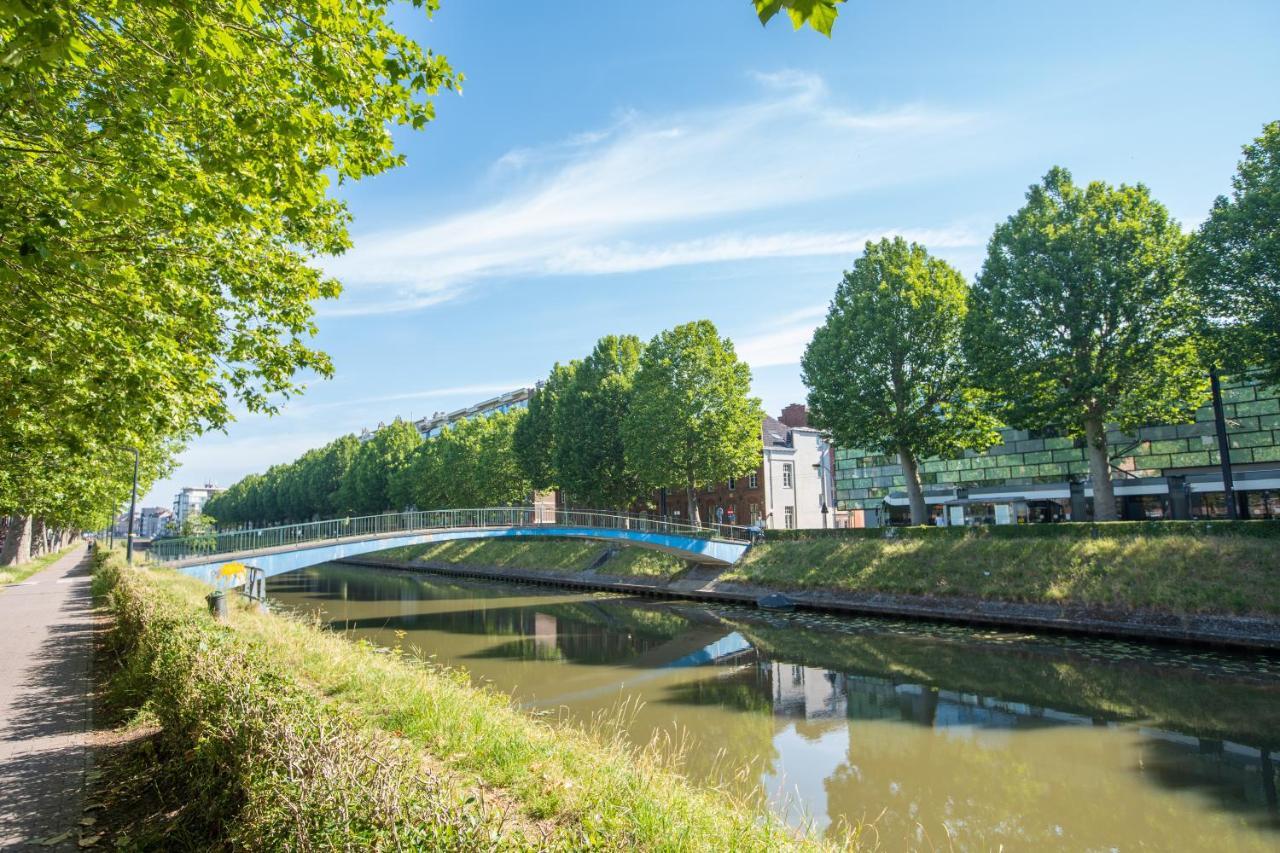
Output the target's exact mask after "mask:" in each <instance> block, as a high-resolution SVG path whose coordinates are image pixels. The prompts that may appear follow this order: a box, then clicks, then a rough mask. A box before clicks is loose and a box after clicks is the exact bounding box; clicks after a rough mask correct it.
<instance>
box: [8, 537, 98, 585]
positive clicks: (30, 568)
mask: <svg viewBox="0 0 1280 853" xmlns="http://www.w3.org/2000/svg"><path fill="white" fill-rule="evenodd" d="M79 547H80V543H78V542H77V543H76V544H74V545H68V546H67V547H65V548H63V549H61V550H59V551H50V552H49V553H48V554H41V555H40V556H39V557H36V558H35V559H34V560H31V561H30V562H26V563H23V564H22V565H21V566H10V567H9V568H6V569H0V586H4V585H5V584H10V583H22V582H23V581H24V580H26V579H27V578H29V577H31V576H32V575H34V574H35V573H36V572H38V571H41V570H43V569H47V568H48V567H49V566H52V565H53V564H54V562H56V561H57V559H58V558H59V557H61V556H62V555H63V554H65V553H67V552H68V551H70V550H71V549H72V548H79Z"/></svg>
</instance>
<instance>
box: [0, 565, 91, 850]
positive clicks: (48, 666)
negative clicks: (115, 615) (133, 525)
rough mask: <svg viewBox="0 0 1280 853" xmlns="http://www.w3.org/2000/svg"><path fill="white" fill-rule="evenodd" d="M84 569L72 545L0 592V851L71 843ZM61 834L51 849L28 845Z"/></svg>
mask: <svg viewBox="0 0 1280 853" xmlns="http://www.w3.org/2000/svg"><path fill="white" fill-rule="evenodd" d="M89 570H90V562H89V557H88V554H87V552H86V551H85V549H84V548H83V547H80V548H76V549H75V550H74V551H72V552H71V553H69V554H67V555H66V556H64V557H62V558H61V559H60V560H58V561H57V562H56V563H54V564H53V565H52V566H50V567H49V568H47V569H45V570H44V571H42V572H40V573H39V574H36V575H32V576H31V577H30V578H28V579H27V580H26V581H24V582H23V583H21V584H14V585H12V586H9V587H5V588H3V589H0V850H18V849H24V848H25V849H28V850H61V849H74V848H75V845H76V838H77V834H76V832H75V831H74V830H75V829H77V828H78V827H77V825H76V824H77V821H79V819H80V815H81V807H82V805H83V803H82V799H83V788H84V775H85V771H86V761H87V760H88V757H89V756H88V748H87V746H86V741H87V732H88V729H89V724H90V709H91V705H90V697H89V693H90V687H91V683H92V681H91V676H90V672H89V666H90V664H91V662H92V659H93V645H94V637H93V633H94V625H95V623H94V618H93V613H92V602H91V600H90V595H89ZM68 830H71V832H70V833H69V835H68V838H67V839H66V840H65V841H63V842H61V843H58V844H56V845H50V846H47V847H30V846H28V844H27V843H28V842H29V841H31V840H33V839H47V838H50V837H52V836H56V835H60V834H61V833H63V832H67V831H68Z"/></svg>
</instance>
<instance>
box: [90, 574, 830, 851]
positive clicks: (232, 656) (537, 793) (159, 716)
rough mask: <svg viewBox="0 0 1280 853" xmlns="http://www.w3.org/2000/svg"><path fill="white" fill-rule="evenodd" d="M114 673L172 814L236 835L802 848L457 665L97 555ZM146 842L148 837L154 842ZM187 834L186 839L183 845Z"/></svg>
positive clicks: (607, 739) (357, 842)
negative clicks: (140, 714)
mask: <svg viewBox="0 0 1280 853" xmlns="http://www.w3.org/2000/svg"><path fill="white" fill-rule="evenodd" d="M95 583H96V586H97V588H98V590H99V592H100V593H101V594H103V595H105V596H106V600H107V601H108V602H109V605H110V610H111V612H112V614H113V615H114V617H115V628H114V631H113V641H114V643H115V645H116V647H117V648H118V650H119V652H120V654H121V655H122V657H123V658H124V660H125V662H126V665H125V668H124V670H123V673H122V675H121V679H122V680H123V681H124V683H125V686H126V688H127V689H128V690H129V691H131V692H132V695H133V696H134V698H135V701H136V703H137V704H138V705H141V706H145V707H146V708H147V709H148V710H149V711H150V712H151V713H152V714H154V716H155V718H156V720H157V721H158V722H159V724H160V726H161V729H162V735H161V739H160V743H161V750H162V753H163V754H164V755H165V756H167V764H168V766H169V767H171V770H170V771H169V772H170V774H171V775H172V777H173V778H172V781H173V784H175V785H178V786H181V788H182V789H183V790H185V791H187V792H189V794H188V800H189V804H188V805H187V806H185V807H184V811H185V812H186V813H187V816H186V818H185V820H186V821H187V822H188V823H189V824H190V826H188V827H187V828H186V831H187V833H188V834H189V835H190V836H191V837H193V838H200V837H203V838H204V840H205V841H206V842H207V843H208V844H209V845H210V846H222V845H229V846H238V847H248V848H252V849H275V848H291V849H329V848H342V849H364V848H374V849H378V848H381V849H390V848H397V849H400V848H408V849H468V850H470V849H485V848H526V847H527V848H555V849H565V848H603V849H624V848H626V849H630V848H636V849H664V850H667V849H670V850H713V849H714V850H720V849H739V850H755V849H788V848H791V847H793V846H803V847H805V848H806V849H813V847H814V846H815V844H816V842H815V840H814V839H800V838H798V837H796V836H795V835H794V834H793V833H792V832H791V831H790V830H788V829H786V828H785V827H783V826H782V825H781V824H780V823H779V822H778V821H776V820H775V819H773V818H771V817H768V816H762V815H761V814H760V813H759V812H758V811H757V810H755V809H752V808H748V807H742V805H741V804H736V803H733V802H731V801H730V800H729V799H728V797H727V796H725V795H724V794H722V793H720V792H718V791H715V790H708V789H702V788H696V787H694V786H692V785H690V784H689V783H688V782H686V781H685V780H684V779H683V778H682V777H680V776H679V775H678V774H676V773H675V772H673V771H671V770H670V769H669V767H668V762H669V760H670V756H665V757H664V755H663V754H662V753H661V751H660V750H658V749H655V748H650V749H646V750H634V749H631V748H630V747H628V746H626V745H625V742H624V739H623V736H622V734H621V727H620V726H617V727H614V728H610V727H609V726H608V725H606V724H601V726H600V727H599V728H598V729H597V730H595V731H592V732H587V731H584V730H581V729H577V728H572V727H569V726H568V725H565V724H559V725H556V724H552V723H549V722H546V721H543V720H538V719H534V718H531V717H529V716H527V715H525V714H523V713H521V712H520V711H519V710H517V709H515V708H513V707H512V706H511V704H510V701H509V699H508V698H507V697H506V696H504V695H502V694H500V693H497V692H494V691H489V690H484V689H477V688H475V687H473V686H471V685H470V683H469V681H468V679H467V677H466V675H465V674H462V673H458V672H456V671H452V670H449V669H446V668H442V667H438V666H435V665H431V664H426V663H422V662H420V661H417V660H416V659H413V658H410V657H408V656H406V655H403V654H402V653H400V652H399V650H396V652H395V653H393V654H390V655H387V654H378V653H377V652H376V651H375V650H374V649H373V648H372V647H370V646H368V645H367V644H362V643H353V642H350V641H348V640H346V639H344V638H342V637H341V636H339V635H335V634H332V633H329V632H327V631H324V630H321V629H320V628H318V627H316V626H312V625H308V624H303V623H302V622H299V621H297V620H294V619H289V618H285V617H283V616H277V615H272V614H261V613H257V612H256V611H254V610H251V609H248V608H243V607H236V608H234V609H233V616H232V619H231V623H230V625H218V624H216V623H215V622H214V621H213V620H212V619H211V618H210V617H209V616H208V615H207V614H206V612H205V610H204V602H203V595H204V593H205V592H206V591H207V589H206V588H204V587H203V586H202V585H201V584H199V583H197V582H195V581H193V580H190V579H188V578H184V577H182V576H180V575H176V574H174V573H171V572H168V571H161V570H150V569H146V568H129V567H126V566H124V565H122V562H121V561H120V559H119V557H118V556H117V555H111V556H104V557H103V558H102V560H101V561H100V564H99V566H98V575H97V579H96V581H95ZM154 846H163V842H162V841H157V842H156V844H155V845H154ZM193 846H198V845H193Z"/></svg>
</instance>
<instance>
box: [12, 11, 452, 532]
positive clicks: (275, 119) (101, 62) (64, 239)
mask: <svg viewBox="0 0 1280 853" xmlns="http://www.w3.org/2000/svg"><path fill="white" fill-rule="evenodd" d="M414 5H415V6H417V7H419V8H420V9H425V10H426V11H428V12H430V11H431V10H433V9H434V8H435V2H434V0H415V2H414ZM389 12H390V2H389V0H350V2H344V3H327V2H317V0H254V2H239V0H209V2H201V3H191V2H167V1H166V2H162V0H140V2H121V0H78V2H75V3H70V2H62V0H59V2H34V3H33V2H15V3H4V4H0V198H3V199H4V204H0V293H2V294H3V296H2V297H0V298H2V299H3V301H4V306H3V310H2V311H0V406H2V408H3V413H4V416H3V417H0V471H3V472H5V475H4V476H3V477H0V512H4V513H14V514H25V515H30V514H33V513H39V512H42V511H43V510H41V509H38V507H44V506H48V505H51V504H52V503H53V502H56V501H57V500H58V497H57V496H58V495H59V494H62V493H63V491H62V488H63V484H62V483H60V482H58V481H57V475H55V474H53V473H52V472H53V471H54V469H55V468H57V467H59V466H62V465H68V466H70V467H71V468H73V469H75V470H80V471H87V470H90V469H92V468H94V467H95V466H101V465H103V464H104V461H103V460H104V459H105V458H106V455H107V454H108V453H110V452H112V450H111V449H112V448H113V447H116V446H119V445H129V446H136V447H148V448H156V449H167V450H171V449H172V443H173V441H174V440H175V439H176V440H177V441H179V442H181V441H183V440H185V439H187V438H189V437H190V436H192V435H195V434H197V433H199V432H201V431H203V430H206V429H209V428H219V427H222V426H223V425H225V424H226V423H227V421H228V420H229V418H230V411H231V406H232V405H233V403H235V402H236V401H238V402H239V403H240V404H241V405H243V406H244V407H245V408H247V409H248V410H250V411H255V412H262V411H268V412H269V411H273V410H274V409H275V407H276V406H277V405H278V402H279V401H280V400H281V399H284V398H287V397H288V396H290V395H291V394H294V393H296V392H297V391H299V390H300V389H301V387H302V377H305V376H307V375H309V374H318V375H322V376H323V375H327V374H328V373H329V372H330V370H331V367H330V362H329V359H328V358H327V357H325V356H324V355H323V354H322V353H320V352H317V351H315V350H313V349H311V348H310V346H309V339H310V337H311V336H312V334H313V333H314V331H315V329H314V325H313V321H312V316H313V308H312V302H313V301H314V300H316V299H321V298H331V297H334V296H336V295H337V293H338V289H339V288H338V285H337V283H336V282H334V281H331V280H328V279H325V278H324V277H323V276H321V275H320V273H319V272H317V271H316V268H315V265H314V264H313V263H312V260H313V259H314V258H315V257H316V256H318V255H328V254H333V253H337V252H341V251H343V250H344V249H345V248H346V247H347V246H348V244H349V238H348V234H347V222H348V219H349V215H348V213H347V210H346V208H345V206H344V204H343V203H342V202H340V201H339V200H337V199H336V198H335V197H334V196H333V195H331V194H330V191H331V190H332V188H333V185H334V183H335V182H337V183H341V182H344V181H348V180H355V179H359V178H361V177H363V176H366V175H373V174H377V173H379V172H382V171H385V170H386V169H389V168H391V167H393V166H395V165H398V164H399V163H400V162H401V156H400V155H399V154H398V153H397V152H396V150H395V147H394V145H393V139H392V135H391V134H392V130H393V128H394V126H395V125H407V126H410V127H414V128H420V127H422V126H424V125H425V124H426V123H427V122H428V121H429V120H430V119H431V118H432V117H433V107H432V104H431V102H430V100H429V96H431V95H432V94H433V93H436V92H437V91H439V90H440V88H441V87H452V86H454V85H455V83H456V82H457V80H458V78H457V77H456V75H454V73H453V71H452V70H451V69H450V67H449V65H448V63H447V62H446V60H445V59H444V58H443V57H439V56H435V55H432V54H430V53H429V52H428V51H426V50H424V49H423V48H422V47H421V46H420V45H418V44H417V43H416V42H414V41H413V40H411V39H409V38H407V37H406V36H404V35H403V34H402V33H400V32H398V31H396V30H395V29H394V28H393V27H392V25H391V23H390V18H391V17H392V16H391V15H390V14H389ZM89 491H94V490H93V489H90V490H89ZM103 494H104V495H107V494H109V495H110V496H111V497H112V498H113V499H114V496H115V491H114V489H107V490H105V491H104V492H103ZM112 509H114V507H111V506H107V507H105V510H106V511H107V512H108V513H109V512H110V511H111V510H112ZM103 510H104V507H97V508H95V509H94V512H95V513H97V514H99V515H101V514H102V512H103Z"/></svg>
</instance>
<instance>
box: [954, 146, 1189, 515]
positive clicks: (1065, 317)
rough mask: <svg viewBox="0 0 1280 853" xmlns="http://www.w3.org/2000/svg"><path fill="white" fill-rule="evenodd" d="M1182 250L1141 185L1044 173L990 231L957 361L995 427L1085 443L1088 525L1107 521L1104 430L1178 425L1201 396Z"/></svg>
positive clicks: (1178, 233)
mask: <svg viewBox="0 0 1280 853" xmlns="http://www.w3.org/2000/svg"><path fill="white" fill-rule="evenodd" d="M1186 248H1187V238H1186V236H1185V235H1184V234H1183V232H1182V230H1181V228H1179V226H1178V223H1177V222H1176V221H1174V220H1173V218H1172V217H1170V216H1169V213H1168V211H1167V210H1166V209H1165V208H1164V206H1163V205H1161V204H1160V203H1159V202H1158V201H1156V200H1155V199H1154V198H1152V196H1151V193H1150V192H1149V191H1148V190H1147V188H1146V187H1144V186H1142V185H1141V184H1138V185H1135V186H1127V185H1123V184H1122V185H1121V186H1119V187H1113V186H1110V185H1108V184H1106V183H1103V182H1101V181H1095V182H1093V183H1090V184H1089V185H1087V186H1084V187H1081V186H1077V185H1076V184H1075V183H1074V182H1073V181H1072V178H1071V173H1070V172H1068V171H1067V170H1066V169H1063V168H1060V167H1055V168H1053V169H1051V170H1050V171H1049V172H1048V174H1046V175H1045V176H1044V179H1043V180H1042V181H1041V182H1040V183H1038V184H1035V185H1033V186H1032V187H1031V188H1030V190H1029V191H1028V192H1027V196H1026V204H1025V205H1023V207H1022V208H1021V209H1020V210H1018V211H1017V212H1016V213H1014V214H1013V215H1012V216H1010V217H1009V218H1008V219H1007V220H1006V221H1005V222H1002V223H1001V224H999V225H998V226H996V229H995V233H994V234H993V236H992V238H991V241H990V243H989V244H988V247H987V257H986V261H985V262H984V264H983V267H982V272H981V273H980V274H979V275H978V278H977V281H976V283H975V284H974V287H973V290H972V293H971V297H970V310H969V314H968V318H967V321H966V330H965V348H966V351H967V353H968V357H969V360H970V361H971V363H972V364H973V365H974V367H975V368H976V369H977V375H978V378H979V381H980V383H981V384H982V386H983V387H984V388H986V389H987V390H988V391H989V392H990V393H991V394H992V396H993V399H997V400H999V401H1001V402H1002V403H1003V405H1002V407H1001V413H1002V414H1003V416H1004V417H1005V419H1006V420H1007V422H1008V423H1010V424H1011V425H1013V426H1017V427H1022V428H1026V429H1045V428H1055V429H1060V430H1063V431H1064V432H1065V433H1066V434H1067V435H1069V436H1076V437H1081V438H1083V439H1084V441H1085V446H1086V448H1087V455H1088V460H1089V475H1090V480H1091V482H1092V485H1093V496H1094V517H1095V518H1097V519H1099V520H1110V519H1114V518H1116V517H1117V512H1116V502H1115V491H1114V488H1113V486H1112V482H1111V475H1112V466H1111V458H1110V454H1109V451H1108V445H1107V428H1108V424H1114V425H1115V426H1117V427H1118V428H1119V429H1121V430H1132V429H1136V428H1137V427H1140V426H1143V425H1144V424H1148V423H1152V422H1158V423H1179V422H1185V421H1189V420H1190V419H1191V418H1192V416H1193V414H1194V412H1195V410H1196V408H1197V407H1199V406H1200V405H1201V404H1202V402H1203V401H1204V399H1205V397H1206V388H1207V377H1206V376H1205V374H1204V372H1203V370H1202V369H1201V368H1200V358H1199V344H1200V341H1199V337H1198V335H1197V334H1196V325H1197V319H1196V318H1197V311H1198V308H1197V304H1196V300H1195V298H1194V294H1193V293H1192V292H1191V289H1190V287H1189V286H1188V283H1187V276H1186V274H1185V272H1186V271H1185V266H1186V265H1185V257H1186Z"/></svg>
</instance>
